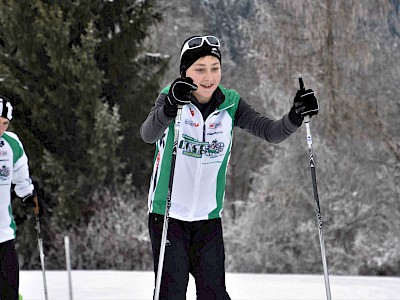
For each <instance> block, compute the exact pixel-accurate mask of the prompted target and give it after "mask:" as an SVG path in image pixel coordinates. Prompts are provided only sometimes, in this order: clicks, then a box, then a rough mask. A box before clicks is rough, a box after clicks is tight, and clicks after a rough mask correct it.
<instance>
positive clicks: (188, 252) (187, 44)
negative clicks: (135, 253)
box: [140, 36, 318, 300]
mask: <svg viewBox="0 0 400 300" xmlns="http://www.w3.org/2000/svg"><path fill="white" fill-rule="evenodd" d="M180 75H181V76H180V77H179V78H177V79H176V80H175V81H173V83H172V84H171V85H170V86H167V87H165V88H164V89H163V90H162V91H161V93H160V94H159V96H158V98H157V100H156V102H155V105H154V107H153V108H152V109H151V111H150V113H149V115H148V117H147V119H146V120H145V121H144V122H143V124H142V126H141V129H140V133H141V137H142V139H143V140H144V141H145V142H146V143H156V152H155V160H154V167H153V173H152V177H151V183H150V190H149V196H148V208H149V222H148V226H149V233H150V239H151V244H152V250H153V258H154V270H155V272H157V268H158V259H159V253H160V243H161V242H160V241H161V235H162V230H163V218H164V217H163V215H164V213H165V206H166V198H167V192H168V183H169V179H170V178H169V177H170V172H171V156H172V148H173V141H174V123H175V122H174V119H175V117H176V116H177V112H178V105H179V106H182V110H181V119H180V120H181V122H180V128H179V138H178V144H177V145H178V146H177V150H178V151H177V153H176V163H175V168H174V172H173V176H174V177H173V186H172V194H171V206H170V213H169V216H170V218H169V227H168V232H167V241H166V247H165V256H164V257H165V258H164V264H163V269H162V277H161V278H162V279H161V287H160V294H159V296H160V298H159V299H174V300H179V299H186V289H187V284H188V280H189V274H192V275H193V277H194V279H195V284H196V292H197V299H199V300H212V299H218V300H221V299H230V297H229V295H228V293H227V291H226V287H225V266H224V262H225V253H224V244H223V234H222V226H221V212H222V209H223V202H224V195H225V182H226V173H227V166H228V161H229V157H230V151H231V147H232V134H233V127H234V126H238V127H240V128H242V129H244V130H246V131H248V132H250V133H251V134H253V135H255V136H257V137H260V138H262V139H264V140H266V141H268V142H271V143H279V142H282V141H283V140H285V139H287V138H288V137H289V136H290V135H291V134H292V133H293V132H295V131H296V129H297V128H298V127H299V126H300V125H301V124H302V122H303V116H304V115H311V114H317V113H318V103H317V99H316V98H315V96H314V92H313V91H312V90H307V91H304V90H299V91H297V94H296V96H295V98H294V104H293V107H292V108H291V109H290V111H289V113H288V114H286V115H284V116H283V118H282V119H280V120H272V119H270V118H268V117H266V116H263V115H261V114H260V113H258V112H257V111H255V110H254V109H253V108H252V107H251V106H250V105H249V104H248V103H247V102H246V101H245V100H244V99H243V98H242V97H241V96H240V95H239V94H238V93H237V92H236V91H234V90H231V89H227V88H225V87H223V86H222V85H220V81H221V75H222V72H221V52H220V42H219V40H218V39H217V38H216V37H215V36H194V37H191V38H189V39H187V40H185V41H184V43H183V46H182V48H181V54H180Z"/></svg>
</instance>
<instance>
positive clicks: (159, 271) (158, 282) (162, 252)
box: [154, 105, 182, 300]
mask: <svg viewBox="0 0 400 300" xmlns="http://www.w3.org/2000/svg"><path fill="white" fill-rule="evenodd" d="M181 115H182V105H178V113H177V115H176V118H175V126H174V145H173V148H172V159H171V171H170V176H169V184H168V193H167V200H166V205H165V214H164V225H163V231H162V236H161V246H160V256H159V258H158V268H157V279H156V289H155V293H154V300H158V298H159V297H160V287H161V277H162V270H163V265H164V257H165V245H166V243H167V233H168V221H169V210H170V207H171V194H172V185H173V182H174V173H175V161H176V154H177V151H178V138H179V129H180V125H181Z"/></svg>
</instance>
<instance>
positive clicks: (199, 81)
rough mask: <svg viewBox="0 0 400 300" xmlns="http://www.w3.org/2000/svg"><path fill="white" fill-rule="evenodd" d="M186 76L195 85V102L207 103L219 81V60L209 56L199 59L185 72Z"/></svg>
mask: <svg viewBox="0 0 400 300" xmlns="http://www.w3.org/2000/svg"><path fill="white" fill-rule="evenodd" d="M186 76H187V77H190V78H192V79H193V82H194V84H196V85H197V90H196V91H194V92H193V95H194V96H195V97H196V99H197V101H199V102H200V103H207V102H208V101H210V99H211V96H212V94H213V93H214V91H215V90H216V89H217V87H218V85H219V83H220V81H221V64H220V62H219V59H218V58H216V57H215V56H211V55H209V56H204V57H201V58H199V59H198V60H196V61H195V62H194V63H193V64H192V65H191V66H190V67H189V68H188V69H187V70H186Z"/></svg>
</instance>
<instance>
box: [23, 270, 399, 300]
mask: <svg viewBox="0 0 400 300" xmlns="http://www.w3.org/2000/svg"><path fill="white" fill-rule="evenodd" d="M71 278H72V281H71V282H72V296H73V297H72V298H73V299H74V300H92V299H96V300H151V299H152V289H153V284H154V273H152V272H136V271H112V270H104V271H79V270H73V271H72V272H71ZM46 279H47V290H48V299H49V300H64V299H65V300H69V299H70V293H69V283H68V282H69V281H68V273H67V271H46ZM329 279H330V287H331V294H332V300H400V277H369V276H368V277H364V276H330V277H329ZM226 281H227V290H228V293H229V295H230V296H231V298H232V300H261V299H263V300H289V299H290V300H325V299H326V292H325V282H324V277H323V275H276V274H244V273H228V274H227V275H226ZM20 293H21V294H22V295H23V297H24V300H39V299H45V298H44V288H43V277H42V272H41V271H21V272H20ZM192 299H196V289H195V285H194V280H193V278H192V277H191V276H190V280H189V286H188V291H187V300H192Z"/></svg>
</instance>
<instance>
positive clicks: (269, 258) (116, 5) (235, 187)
mask: <svg viewBox="0 0 400 300" xmlns="http://www.w3.org/2000/svg"><path fill="white" fill-rule="evenodd" d="M194 34H213V35H216V36H218V37H220V40H221V43H222V53H223V57H222V68H223V78H222V84H223V85H224V86H226V87H228V88H233V89H235V90H237V91H238V92H239V93H240V94H241V95H242V97H243V98H245V99H246V100H247V101H248V102H249V103H250V104H251V105H253V106H254V107H255V108H257V109H258V110H259V111H260V112H262V113H263V114H267V115H269V116H271V117H273V118H280V117H282V116H283V115H284V114H285V113H287V112H288V111H289V109H290V107H291V105H292V101H293V97H294V95H295V94H296V90H297V89H298V80H297V78H298V77H299V76H302V77H303V79H304V82H305V85H306V87H308V88H312V89H314V90H315V91H316V93H317V97H318V99H319V102H320V113H319V115H318V116H317V117H315V118H313V119H312V122H311V129H312V134H313V142H314V155H315V161H316V171H317V180H318V189H319V195H320V201H321V209H322V217H323V222H324V234H325V244H326V251H327V260H328V266H329V271H330V273H332V274H348V275H357V274H363V275H395V276H398V275H400V221H399V220H400V201H399V200H400V188H399V185H400V148H399V145H400V142H399V140H400V130H399V129H400V118H399V115H400V99H399V95H400V84H399V79H400V51H399V49H400V1H399V0H378V1H376V0H363V1H355V0H354V1H353V0H339V1H334V0H297V1H290V0H282V1H276V0H265V1H257V0H246V1H243V0H215V1H213V0H202V1H197V0H187V1H184V0H171V1H161V0H148V1H146V0H141V1H140V0H126V1H100V0H98V1H39V0H30V1H28V0H22V1H13V0H0V94H3V95H6V96H8V97H10V98H12V99H13V100H14V107H15V119H14V120H13V121H12V124H11V128H10V130H12V131H15V132H16V133H17V134H18V135H19V136H20V138H21V140H22V141H23V143H24V146H25V150H26V152H27V154H28V156H29V159H30V167H31V173H32V176H33V179H34V181H35V182H36V185H37V190H38V192H39V196H40V197H42V198H43V199H45V201H46V204H47V213H46V214H45V216H44V217H43V219H42V231H43V234H44V236H43V241H44V247H45V253H46V267H47V268H48V269H63V268H65V259H64V245H63V242H64V240H63V236H64V235H69V236H70V240H71V251H72V267H73V268H75V269H123V270H151V269H152V268H153V264H152V257H151V248H150V242H149V237H148V233H147V214H146V204H147V195H146V193H147V189H148V182H149V179H150V169H151V164H152V159H153V151H154V145H147V144H145V143H144V142H143V141H142V140H141V139H140V136H139V126H140V124H141V123H142V122H143V120H144V119H145V118H146V116H147V113H148V112H149V110H150V108H151V107H152V105H153V103H154V101H155V99H156V97H157V94H158V93H159V91H160V90H161V88H162V87H163V86H165V85H166V84H168V83H169V82H171V81H173V80H174V79H175V78H176V77H177V75H178V67H179V63H178V59H179V49H180V47H181V43H182V42H183V40H184V39H185V38H187V37H189V36H191V35H194ZM235 134H236V136H235V139H234V145H233V150H232V157H231V162H230V167H229V178H228V186H227V193H226V202H225V210H224V213H223V224H224V230H225V232H224V234H225V246H226V255H227V258H226V259H227V261H226V266H227V270H228V271H235V272H268V273H321V272H322V263H321V258H320V257H321V256H320V249H319V240H318V229H317V224H316V219H315V210H314V200H313V194H312V183H311V177H310V173H309V165H308V154H307V144H306V139H305V128H304V126H303V127H301V128H300V129H299V130H298V131H297V132H296V133H295V134H294V135H293V136H291V137H290V138H289V139H288V140H287V141H285V142H283V143H282V144H279V145H271V144H268V143H266V142H264V141H262V140H260V139H257V138H255V137H253V136H251V135H249V134H248V133H246V132H243V131H241V130H240V129H237V130H236V129H235ZM13 209H14V213H15V217H16V221H17V223H18V232H17V248H18V253H19V255H20V264H21V268H22V269H38V268H40V261H39V257H38V251H37V240H36V232H35V228H34V219H33V214H32V212H31V211H30V210H28V211H27V210H25V209H24V208H23V207H22V206H21V202H20V200H18V199H17V198H15V199H14V201H13Z"/></svg>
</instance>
